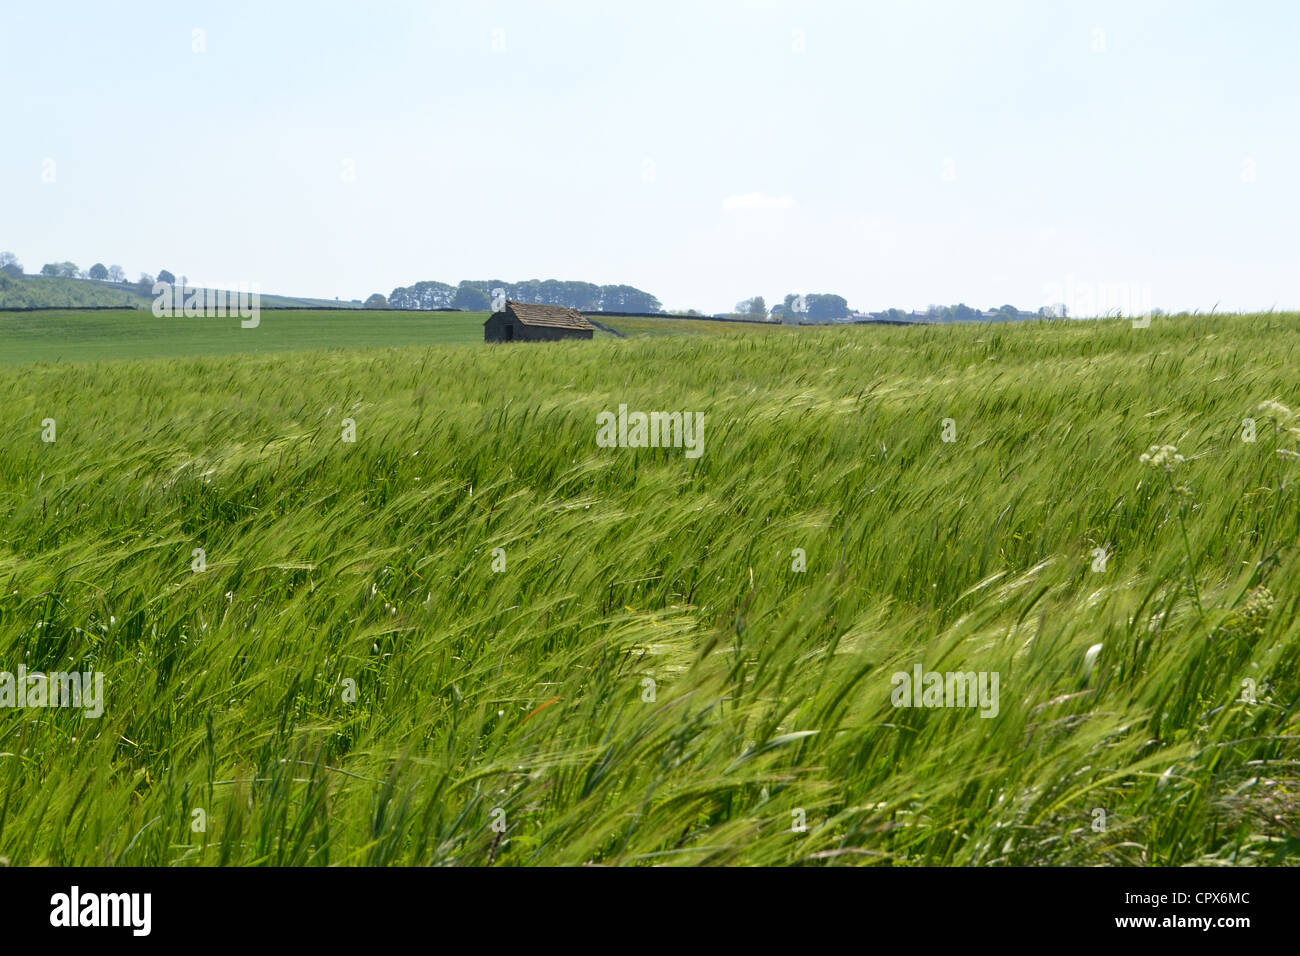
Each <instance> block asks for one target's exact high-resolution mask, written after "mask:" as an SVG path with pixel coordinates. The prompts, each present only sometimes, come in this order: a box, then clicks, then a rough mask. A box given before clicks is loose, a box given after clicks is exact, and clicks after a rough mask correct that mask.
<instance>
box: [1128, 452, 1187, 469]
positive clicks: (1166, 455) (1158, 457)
mask: <svg viewBox="0 0 1300 956" xmlns="http://www.w3.org/2000/svg"><path fill="white" fill-rule="evenodd" d="M1186 460H1187V459H1186V458H1184V457H1183V456H1182V455H1180V454H1178V449H1177V448H1175V447H1174V446H1173V445H1152V446H1151V447H1150V448H1148V449H1147V450H1146V452H1145V453H1144V454H1143V455H1141V456H1140V457H1139V458H1138V461H1140V462H1142V464H1144V465H1150V466H1151V467H1152V468H1162V469H1164V471H1165V472H1166V473H1167V474H1173V471H1174V469H1175V468H1177V467H1178V466H1179V465H1181V464H1182V463H1183V462H1185V461H1186Z"/></svg>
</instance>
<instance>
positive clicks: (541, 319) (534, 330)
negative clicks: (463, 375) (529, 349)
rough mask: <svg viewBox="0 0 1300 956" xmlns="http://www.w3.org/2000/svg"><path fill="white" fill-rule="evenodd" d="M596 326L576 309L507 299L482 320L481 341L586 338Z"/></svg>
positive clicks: (593, 332)
mask: <svg viewBox="0 0 1300 956" xmlns="http://www.w3.org/2000/svg"><path fill="white" fill-rule="evenodd" d="M594 335H595V329H594V327H593V326H592V324H591V323H590V322H588V321H587V318H586V316H584V315H583V314H582V313H581V312H579V311H578V310H577V309H566V308H565V307H564V306H560V305H534V304H532V303H529V302H509V301H507V302H506V307H505V308H504V309H503V310H501V311H500V312H493V313H492V315H491V316H489V317H488V320H487V321H486V322H484V323H483V341H484V342H552V341H554V340H556V339H589V338H592V337H593V336H594Z"/></svg>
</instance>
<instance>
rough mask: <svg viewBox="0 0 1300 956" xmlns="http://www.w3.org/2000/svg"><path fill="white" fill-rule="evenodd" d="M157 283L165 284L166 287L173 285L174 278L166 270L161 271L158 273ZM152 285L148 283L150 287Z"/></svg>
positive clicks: (174, 282)
mask: <svg viewBox="0 0 1300 956" xmlns="http://www.w3.org/2000/svg"><path fill="white" fill-rule="evenodd" d="M158 281H159V282H166V283H167V284H168V285H175V284H176V277H175V276H174V275H172V274H171V273H170V272H168V271H167V270H166V269H163V270H162V271H161V272H159V273H158ZM152 284H153V283H150V285H152Z"/></svg>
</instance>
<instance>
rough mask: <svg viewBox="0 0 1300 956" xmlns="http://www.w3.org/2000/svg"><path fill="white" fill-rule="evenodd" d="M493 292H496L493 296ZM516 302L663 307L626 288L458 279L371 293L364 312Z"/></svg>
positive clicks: (603, 308) (474, 308)
mask: <svg viewBox="0 0 1300 956" xmlns="http://www.w3.org/2000/svg"><path fill="white" fill-rule="evenodd" d="M498 290H499V292H498ZM498 294H499V295H501V296H504V297H505V298H507V299H513V300H515V301H517V302H537V303H540V304H541V305H560V306H564V307H566V308H570V309H577V310H578V311H580V312H660V311H662V310H663V307H662V306H661V305H660V303H659V300H658V299H657V298H655V297H654V296H653V295H651V294H650V293H649V292H644V291H642V290H641V289H638V288H635V287H634V286H630V285H596V284H594V283H591V282H569V281H562V280H560V279H529V280H528V281H526V282H505V281H503V280H501V279H487V280H478V279H464V280H462V281H461V282H459V283H457V284H456V285H449V284H448V283H446V282H437V281H433V280H426V281H424V282H417V283H415V284H414V285H410V286H398V287H397V288H396V289H394V290H393V291H392V292H390V293H389V294H388V298H387V299H385V298H384V296H382V295H380V294H379V293H377V292H376V293H375V294H374V295H372V296H370V298H368V299H366V301H365V303H364V307H365V308H371V309H374V308H384V307H385V306H387V307H388V308H391V309H465V310H467V311H471V312H486V311H488V310H489V309H491V308H492V299H493V297H494V296H495V295H498Z"/></svg>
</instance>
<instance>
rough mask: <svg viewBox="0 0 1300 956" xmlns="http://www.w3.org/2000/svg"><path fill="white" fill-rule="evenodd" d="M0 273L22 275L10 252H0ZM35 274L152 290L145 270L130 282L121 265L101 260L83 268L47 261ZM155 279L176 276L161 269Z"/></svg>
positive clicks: (172, 280) (144, 292)
mask: <svg viewBox="0 0 1300 956" xmlns="http://www.w3.org/2000/svg"><path fill="white" fill-rule="evenodd" d="M0 274H4V275H6V276H8V277H10V278H12V279H21V278H22V277H23V275H24V273H23V264H22V263H21V262H19V261H18V257H17V256H16V255H14V254H13V253H12V252H0ZM37 274H38V275H41V276H44V277H45V278H48V279H94V280H96V281H98V282H112V283H114V284H115V285H121V286H125V287H127V288H131V287H132V286H134V287H135V291H137V292H139V293H140V294H141V295H149V294H150V293H151V292H152V291H153V284H154V277H153V276H151V275H150V274H149V273H147V272H141V273H140V278H139V279H137V280H136V281H135V282H131V281H130V280H129V279H128V278H127V276H126V270H124V269H123V268H122V267H121V266H118V265H111V266H106V265H104V263H102V262H96V263H95V264H94V265H93V266H91V267H90V268H89V269H84V270H83V269H81V268H80V267H79V266H78V265H77V264H76V263H75V262H47V263H45V265H43V266H41V271H40V272H39V273H37ZM157 281H159V282H170V283H175V281H176V277H175V276H174V275H172V274H171V273H170V272H168V271H167V270H166V269H163V270H161V271H160V272H159V273H158V279H157Z"/></svg>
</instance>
